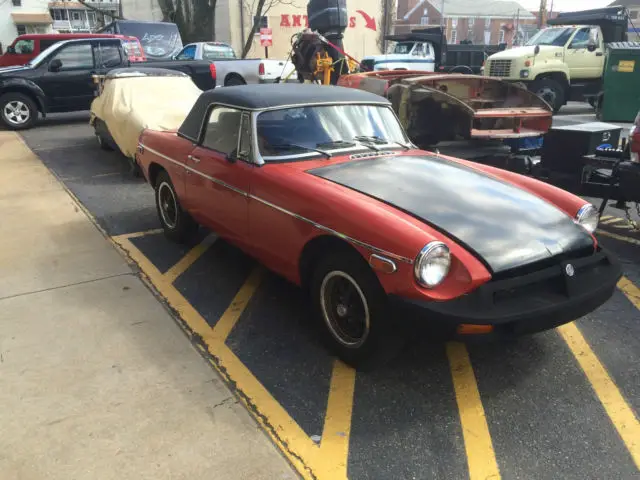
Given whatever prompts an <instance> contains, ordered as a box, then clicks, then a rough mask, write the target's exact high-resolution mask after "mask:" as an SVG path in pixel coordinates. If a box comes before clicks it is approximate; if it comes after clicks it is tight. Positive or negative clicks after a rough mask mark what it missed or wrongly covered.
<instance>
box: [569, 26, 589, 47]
mask: <svg viewBox="0 0 640 480" xmlns="http://www.w3.org/2000/svg"><path fill="white" fill-rule="evenodd" d="M590 30H591V29H590V28H589V27H585V28H581V29H580V30H578V33H576V35H575V37H573V40H571V45H569V48H575V49H577V48H587V44H588V43H589V31H590Z"/></svg>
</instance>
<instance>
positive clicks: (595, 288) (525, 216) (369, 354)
mask: <svg viewBox="0 0 640 480" xmlns="http://www.w3.org/2000/svg"><path fill="white" fill-rule="evenodd" d="M136 159H137V162H138V163H139V165H140V166H141V169H142V171H143V173H144V175H145V177H146V179H147V180H148V182H149V183H150V184H151V185H152V186H153V187H154V189H155V196H156V203H157V209H158V214H159V217H160V221H161V223H162V226H163V228H164V230H165V232H166V235H167V236H168V237H170V238H171V239H175V240H183V239H184V238H185V237H186V236H187V235H189V234H191V233H192V232H193V231H194V229H196V228H197V226H198V225H203V226H205V227H207V228H210V229H212V230H213V231H215V232H216V233H217V234H218V235H219V236H220V237H222V238H224V239H226V240H227V241H229V242H231V243H233V244H235V245H236V246H238V247H240V248H241V249H243V250H244V251H246V252H247V253H248V254H250V255H251V256H253V257H255V258H256V259H257V260H259V261H260V262H261V263H263V264H264V265H265V266H267V267H269V268H270V269H272V270H274V271H275V272H277V273H279V274H281V275H283V276H284V277H286V278H287V279H289V280H290V281H292V282H295V283H297V284H299V285H301V286H302V287H304V288H305V289H307V290H308V292H309V293H310V299H311V302H312V305H313V307H314V310H315V312H316V313H317V318H318V320H319V321H320V322H321V325H323V331H324V332H325V333H326V337H327V339H328V340H329V341H330V344H331V345H332V346H333V348H334V349H335V351H336V353H337V354H338V355H339V356H340V357H341V358H342V359H343V360H345V361H347V362H349V363H351V364H353V365H356V366H358V365H360V366H362V365H363V364H367V363H368V362H370V361H372V360H373V359H375V358H376V357H378V355H380V354H382V353H384V355H383V356H385V357H387V358H388V355H387V353H388V352H385V350H387V349H388V347H389V345H390V344H392V343H394V341H393V340H394V339H396V338H397V337H398V336H399V335H398V332H399V331H400V330H401V328H400V327H401V326H404V325H407V324H409V325H411V324H413V322H415V321H417V322H419V323H422V324H428V325H434V324H436V323H437V324H439V325H444V326H446V327H448V328H449V329H450V330H451V331H452V332H455V333H456V334H458V335H461V336H465V335H466V336H469V335H485V336H501V335H513V334H521V333H531V332H537V331H541V330H545V329H549V328H553V327H555V326H557V325H560V324H563V323H566V322H569V321H572V320H575V319H577V318H579V317H581V316H583V315H585V314H587V313H589V312H591V311H592V310H594V309H595V308H597V307H599V306H600V305H601V304H603V303H604V302H606V301H607V300H608V299H609V297H611V295H612V293H613V290H614V288H615V285H616V282H617V281H618V279H619V277H620V275H621V271H620V266H619V263H618V262H617V261H616V260H615V259H614V258H613V257H612V256H611V255H610V254H609V253H608V252H607V251H605V250H604V249H602V248H601V247H600V246H599V245H598V242H597V241H596V239H595V237H594V236H593V232H594V230H595V229H596V227H597V224H598V213H597V211H596V209H595V208H594V207H593V206H592V205H590V204H588V203H585V201H584V200H582V199H580V198H579V197H576V196H574V195H572V194H569V193H567V192H565V191H563V190H560V189H558V188H555V187H553V186H550V185H548V184H546V183H542V182H539V181H537V180H534V179H531V178H528V177H524V176H520V175H517V174H514V173H511V172H508V171H504V170H499V169H496V168H492V167H488V166H483V165H480V164H476V163H470V162H466V161H463V160H459V159H456V158H448V157H444V156H442V155H439V154H436V153H431V152H427V151H421V150H418V149H417V148H415V147H414V146H413V145H412V144H411V143H410V141H409V139H408V138H407V135H406V133H405V132H404V130H403V129H402V127H401V125H400V123H399V121H398V119H397V117H396V115H395V113H394V111H393V109H392V107H391V105H390V103H389V102H388V101H387V100H386V99H384V98H382V97H380V96H377V95H375V94H371V93H368V92H364V91H360V90H355V89H349V88H342V87H334V86H319V85H292V84H287V85H252V86H238V87H227V88H224V89H217V90H212V91H207V92H204V93H202V94H201V96H200V97H199V98H198V100H197V101H196V103H195V105H194V106H193V109H192V110H191V112H190V113H189V114H188V116H187V117H186V119H185V121H184V123H183V124H182V126H181V127H180V128H179V129H178V131H163V132H159V131H153V130H145V131H143V133H142V134H141V136H140V141H139V145H138V152H137V155H136ZM400 336H402V335H400ZM396 343H399V342H396Z"/></svg>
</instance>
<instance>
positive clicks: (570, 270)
mask: <svg viewBox="0 0 640 480" xmlns="http://www.w3.org/2000/svg"><path fill="white" fill-rule="evenodd" d="M564 271H565V272H567V276H568V277H573V276H574V275H575V273H576V271H575V269H574V268H573V265H571V264H570V263H568V264H567V266H566V267H564Z"/></svg>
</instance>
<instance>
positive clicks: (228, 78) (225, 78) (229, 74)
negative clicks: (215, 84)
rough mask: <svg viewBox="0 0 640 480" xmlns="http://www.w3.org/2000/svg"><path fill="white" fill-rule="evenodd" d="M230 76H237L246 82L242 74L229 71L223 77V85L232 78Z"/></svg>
mask: <svg viewBox="0 0 640 480" xmlns="http://www.w3.org/2000/svg"><path fill="white" fill-rule="evenodd" d="M232 78H237V79H238V80H240V81H241V82H242V83H243V84H245V85H246V84H247V81H246V80H245V79H244V77H243V76H242V75H240V74H239V73H238V72H230V73H227V76H226V77H224V85H227V83H228V82H229V81H230V80H231V79H232Z"/></svg>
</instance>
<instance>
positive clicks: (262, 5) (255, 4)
mask: <svg viewBox="0 0 640 480" xmlns="http://www.w3.org/2000/svg"><path fill="white" fill-rule="evenodd" d="M276 5H292V6H294V7H297V5H296V4H295V2H294V0H241V4H240V8H242V9H244V11H245V13H246V14H247V16H248V17H249V18H252V19H253V22H252V24H251V30H250V31H249V35H248V36H247V37H246V39H245V43H244V47H243V48H242V54H241V56H242V58H245V57H246V56H247V54H248V53H249V50H251V47H252V46H253V39H254V37H255V35H256V33H258V30H260V24H261V22H262V18H263V17H266V16H267V14H268V13H269V11H270V10H271V9H272V8H273V7H275V6H276Z"/></svg>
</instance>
